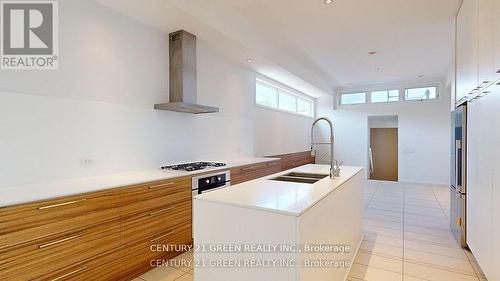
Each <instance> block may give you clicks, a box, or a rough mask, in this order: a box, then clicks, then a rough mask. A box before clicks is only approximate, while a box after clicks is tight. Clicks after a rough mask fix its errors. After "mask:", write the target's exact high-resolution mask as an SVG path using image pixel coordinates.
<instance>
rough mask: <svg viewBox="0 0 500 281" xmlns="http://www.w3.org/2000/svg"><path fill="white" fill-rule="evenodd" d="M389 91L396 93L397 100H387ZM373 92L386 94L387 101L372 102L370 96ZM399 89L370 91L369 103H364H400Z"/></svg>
mask: <svg viewBox="0 0 500 281" xmlns="http://www.w3.org/2000/svg"><path fill="white" fill-rule="evenodd" d="M391 91H398V100H394V101H390V100H389V92H391ZM375 92H387V101H379V102H374V101H373V99H372V95H373V93H375ZM401 101H402V100H401V89H395V88H390V89H383V90H372V91H370V99H369V102H368V101H367V102H366V103H372V104H385V103H395V102H401Z"/></svg>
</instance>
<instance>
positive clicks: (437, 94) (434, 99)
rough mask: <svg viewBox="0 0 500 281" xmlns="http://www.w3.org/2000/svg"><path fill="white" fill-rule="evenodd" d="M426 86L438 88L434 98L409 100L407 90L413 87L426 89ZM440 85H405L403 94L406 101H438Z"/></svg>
mask: <svg viewBox="0 0 500 281" xmlns="http://www.w3.org/2000/svg"><path fill="white" fill-rule="evenodd" d="M424 88H436V97H435V98H433V99H419V100H409V99H407V98H406V91H407V90H411V89H424ZM439 94H440V93H439V86H438V85H422V86H411V87H404V88H403V92H402V96H403V99H404V101H405V102H414V101H416V102H426V101H437V100H439Z"/></svg>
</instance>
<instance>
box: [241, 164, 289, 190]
mask: <svg viewBox="0 0 500 281" xmlns="http://www.w3.org/2000/svg"><path fill="white" fill-rule="evenodd" d="M280 171H281V166H280V162H279V160H277V161H271V162H265V163H258V164H252V165H246V166H242V167H237V168H233V169H231V185H235V184H239V183H242V182H246V181H250V180H254V179H257V178H260V177H265V176H268V175H271V174H274V173H278V172H280Z"/></svg>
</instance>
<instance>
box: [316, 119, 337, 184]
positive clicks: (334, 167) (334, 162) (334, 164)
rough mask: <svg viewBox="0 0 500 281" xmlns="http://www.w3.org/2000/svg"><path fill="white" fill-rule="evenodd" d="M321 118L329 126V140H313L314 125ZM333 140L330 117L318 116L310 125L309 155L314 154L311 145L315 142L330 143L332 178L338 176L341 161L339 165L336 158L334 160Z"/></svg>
mask: <svg viewBox="0 0 500 281" xmlns="http://www.w3.org/2000/svg"><path fill="white" fill-rule="evenodd" d="M321 120H324V121H326V122H328V125H329V126H330V142H314V126H316V124H317V123H318V122H319V121H321ZM334 140H335V138H334V135H333V124H332V121H330V119H328V118H326V117H320V118H318V119H316V120H314V122H313V124H312V127H311V155H313V156H314V147H313V146H314V145H315V144H328V145H330V178H332V179H333V178H335V177H339V176H340V166H341V165H342V163H340V165H339V164H338V163H337V160H335V157H334V154H333V149H334V147H333V145H334Z"/></svg>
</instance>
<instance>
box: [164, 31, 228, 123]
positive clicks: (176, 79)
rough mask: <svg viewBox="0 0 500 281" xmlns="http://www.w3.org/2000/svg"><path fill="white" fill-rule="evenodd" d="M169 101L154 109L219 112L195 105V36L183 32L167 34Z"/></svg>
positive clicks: (208, 107) (216, 109)
mask: <svg viewBox="0 0 500 281" xmlns="http://www.w3.org/2000/svg"><path fill="white" fill-rule="evenodd" d="M169 53H170V82H169V85H170V101H169V102H168V103H160V104H155V109H158V110H168V111H176V112H184V113H192V114H201V113H213V112H219V108H217V107H211V106H206V105H200V104H197V103H196V95H197V82H196V36H194V35H193V34H191V33H189V32H186V31H184V30H180V31H176V32H172V33H170V34H169Z"/></svg>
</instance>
